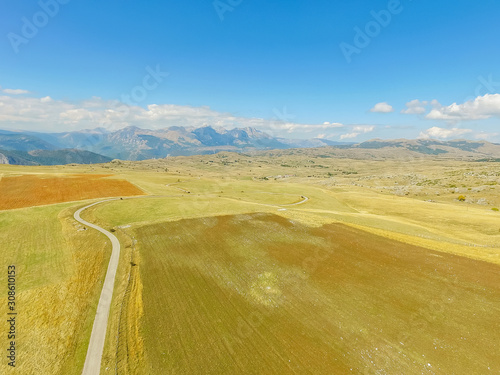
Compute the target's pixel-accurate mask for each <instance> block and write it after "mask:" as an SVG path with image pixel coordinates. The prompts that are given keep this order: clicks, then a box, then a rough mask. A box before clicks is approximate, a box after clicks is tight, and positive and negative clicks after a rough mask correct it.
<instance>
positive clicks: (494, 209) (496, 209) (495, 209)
mask: <svg viewBox="0 0 500 375" xmlns="http://www.w3.org/2000/svg"><path fill="white" fill-rule="evenodd" d="M491 210H492V211H500V210H499V209H498V208H496V207H493V208H492V209H491Z"/></svg>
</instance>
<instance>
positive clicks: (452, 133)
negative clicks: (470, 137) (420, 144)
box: [419, 126, 472, 139]
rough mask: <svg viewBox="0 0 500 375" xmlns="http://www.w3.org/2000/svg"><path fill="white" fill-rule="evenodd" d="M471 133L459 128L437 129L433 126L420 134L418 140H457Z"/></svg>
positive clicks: (468, 130) (469, 130)
mask: <svg viewBox="0 0 500 375" xmlns="http://www.w3.org/2000/svg"><path fill="white" fill-rule="evenodd" d="M468 133H472V130H471V129H459V128H451V129H446V128H439V127H437V126H434V127H432V128H429V129H427V130H425V131H423V132H421V133H420V135H419V138H422V139H430V138H437V139H449V138H457V137H460V136H462V135H464V134H468Z"/></svg>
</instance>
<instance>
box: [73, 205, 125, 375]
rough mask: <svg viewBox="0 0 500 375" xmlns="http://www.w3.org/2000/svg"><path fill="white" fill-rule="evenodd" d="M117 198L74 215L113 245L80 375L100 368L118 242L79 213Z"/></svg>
mask: <svg viewBox="0 0 500 375" xmlns="http://www.w3.org/2000/svg"><path fill="white" fill-rule="evenodd" d="M117 199H119V198H116V199H107V200H104V201H99V202H96V203H92V204H90V205H88V206H85V207H83V208H80V209H79V210H78V211H76V212H75V215H74V217H75V220H76V221H78V222H79V223H81V224H83V225H85V226H87V227H90V228H94V229H96V230H98V231H99V232H101V233H103V234H104V235H105V236H106V237H108V238H109V239H110V240H111V245H112V246H113V248H112V251H111V258H110V259H109V264H108V270H107V271H106V278H105V279H104V284H103V285H102V291H101V297H100V298H99V304H98V305H97V312H96V315H95V320H94V325H93V327H92V333H91V335H90V342H89V347H88V350H87V357H86V358H85V364H84V366H83V372H82V375H99V372H100V370H101V358H102V352H103V349H104V340H105V339H106V328H107V326H108V316H109V310H110V307H111V298H112V297H113V286H114V284H115V276H116V270H117V269H118V260H119V258H120V242H119V241H118V239H117V238H116V237H115V236H114V235H113V234H111V233H110V232H108V231H107V230H105V229H103V228H101V227H99V226H97V225H94V224H92V223H89V222H88V221H85V220H83V219H82V218H81V217H80V214H81V213H82V212H83V211H84V210H86V209H87V208H89V207H92V206H95V205H97V204H100V203H104V202H110V201H114V200H117Z"/></svg>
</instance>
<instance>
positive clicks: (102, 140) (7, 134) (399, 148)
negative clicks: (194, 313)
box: [0, 126, 500, 165]
mask: <svg viewBox="0 0 500 375" xmlns="http://www.w3.org/2000/svg"><path fill="white" fill-rule="evenodd" d="M324 146H334V147H337V148H342V149H349V150H350V153H359V154H360V155H361V154H363V155H367V152H368V151H369V150H378V151H377V152H376V153H377V155H380V154H381V151H382V153H385V154H387V155H390V156H392V157H397V156H398V155H399V154H404V153H406V154H407V153H416V154H423V155H440V156H449V157H453V158H469V159H470V158H474V159H481V158H486V159H491V158H500V145H496V144H492V143H489V142H486V141H466V140H455V141H445V142H444V141H437V140H427V139H419V140H392V141H389V140H380V139H376V140H371V141H366V142H362V143H358V144H355V143H346V142H334V141H330V140H326V139H319V138H313V139H308V140H303V139H302V140H294V139H285V138H277V137H272V136H271V135H269V134H266V133H264V132H262V131H260V130H257V129H255V128H234V129H231V130H227V129H224V128H213V127H211V126H204V127H198V128H196V127H191V128H187V127H179V126H173V127H169V128H165V129H159V130H148V129H141V128H138V127H133V126H130V127H126V128H123V129H119V130H116V131H108V130H106V129H103V128H96V129H90V130H83V131H73V132H62V133H36V132H14V131H6V130H0V163H2V164H44V165H53V164H69V163H82V164H90V163H102V162H107V161H110V160H112V159H122V160H145V159H153V158H164V157H167V156H180V155H184V156H188V155H199V154H211V153H215V152H219V151H234V152H245V153H248V152H253V151H259V150H272V149H289V148H311V147H324ZM357 150H358V151H357ZM369 154H370V153H369V152H368V155H369Z"/></svg>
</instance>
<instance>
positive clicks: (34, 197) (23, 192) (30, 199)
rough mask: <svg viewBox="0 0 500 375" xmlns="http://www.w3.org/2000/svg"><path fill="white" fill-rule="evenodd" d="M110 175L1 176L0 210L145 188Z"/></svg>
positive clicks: (124, 193) (125, 193) (133, 192)
mask: <svg viewBox="0 0 500 375" xmlns="http://www.w3.org/2000/svg"><path fill="white" fill-rule="evenodd" d="M109 176H111V175H103V174H100V175H97V174H95V175H94V174H73V175H68V176H55V175H22V176H17V177H3V178H2V179H1V180H0V210H9V209H13V208H22V207H31V206H40V205H44V204H53V203H61V202H70V201H77V200H84V199H91V198H101V197H115V196H133V195H142V194H144V192H143V191H142V190H140V189H139V188H138V187H136V186H134V185H132V184H131V183H130V182H128V181H125V180H118V179H112V178H106V177H109Z"/></svg>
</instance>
